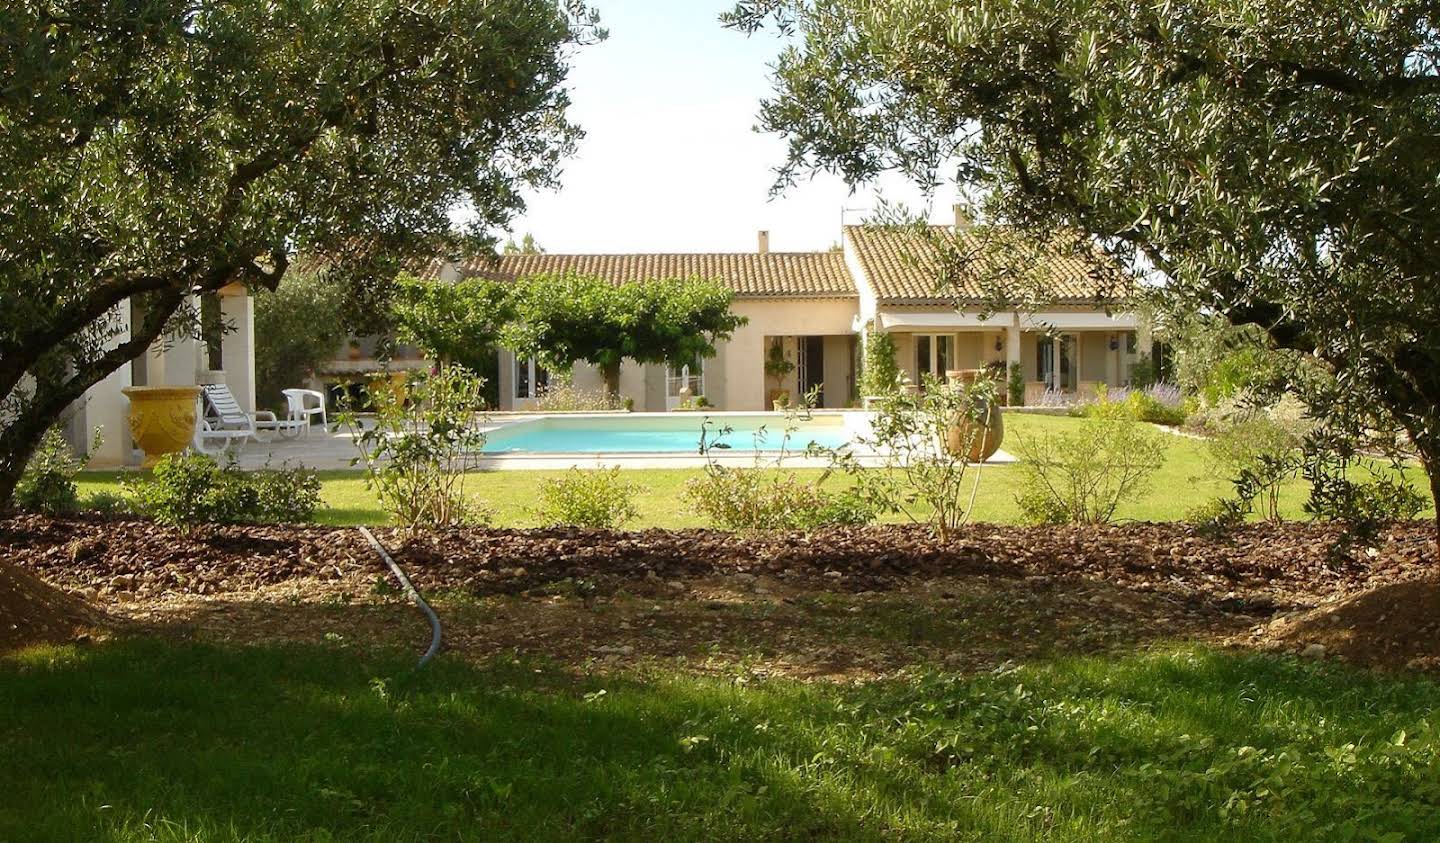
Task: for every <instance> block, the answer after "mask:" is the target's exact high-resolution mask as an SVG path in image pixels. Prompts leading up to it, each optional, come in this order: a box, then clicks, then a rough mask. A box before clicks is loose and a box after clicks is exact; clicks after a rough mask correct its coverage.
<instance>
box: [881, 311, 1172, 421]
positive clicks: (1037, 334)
mask: <svg viewBox="0 0 1440 843" xmlns="http://www.w3.org/2000/svg"><path fill="white" fill-rule="evenodd" d="M876 327H877V328H878V329H880V330H884V331H886V332H887V333H889V334H890V335H891V336H892V337H893V339H894V342H895V356H896V364H897V365H898V367H899V369H900V371H901V372H903V373H904V374H905V375H906V377H908V378H909V380H910V381H911V382H912V383H915V384H922V383H924V381H925V380H926V378H935V379H938V380H945V379H946V377H947V375H948V373H951V372H957V371H958V372H982V371H989V372H990V373H992V375H993V376H994V377H996V378H998V379H1001V380H1002V381H1005V380H1007V379H1008V376H1009V372H1010V370H1011V369H1012V367H1014V366H1016V365H1018V366H1019V368H1020V372H1021V374H1022V377H1023V380H1024V383H1025V403H1026V404H1039V403H1042V401H1045V400H1047V398H1048V397H1050V396H1054V395H1059V396H1062V397H1069V398H1074V399H1080V400H1083V399H1085V398H1091V397H1093V396H1094V395H1095V393H1096V391H1097V389H1098V387H1099V386H1100V385H1101V384H1104V385H1107V386H1122V385H1125V384H1128V383H1129V380H1130V371H1131V368H1132V367H1133V366H1134V364H1135V363H1136V362H1137V361H1138V360H1140V359H1142V358H1143V357H1144V356H1146V355H1148V354H1149V348H1148V345H1149V343H1148V337H1147V336H1142V333H1141V331H1140V330H1139V326H1138V320H1137V319H1136V318H1135V316H1134V315H1133V314H1113V315H1111V314H1105V313H1097V312H1094V311H1090V312H1084V311H1047V312H1041V313H1034V314H1021V313H1016V312H1004V313H997V314H993V315H991V316H990V317H989V318H981V316H980V314H978V313H973V312H970V313H967V312H963V311H953V310H934V311H931V310H926V311H921V310H907V311H898V310H897V311H888V312H881V313H880V314H878V318H877V319H876Z"/></svg>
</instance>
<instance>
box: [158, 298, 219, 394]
mask: <svg viewBox="0 0 1440 843" xmlns="http://www.w3.org/2000/svg"><path fill="white" fill-rule="evenodd" d="M187 299H188V301H187V304H188V306H190V307H192V308H194V309H195V311H196V312H197V313H198V312H199V310H200V299H199V297H198V296H195V295H190V296H187ZM204 353H205V344H204V343H203V342H200V341H199V340H196V339H195V338H194V337H191V336H178V337H175V338H174V339H173V340H171V341H170V342H169V344H168V347H167V345H166V340H165V338H164V337H161V338H160V339H157V340H155V342H154V344H153V345H151V346H150V348H149V349H147V350H146V352H145V355H146V360H145V363H146V368H147V377H146V383H148V384H149V385H150V386H194V385H195V384H196V383H197V382H198V381H197V378H198V377H199V375H200V372H201V371H203V370H204V369H205V363H204V357H203V355H204Z"/></svg>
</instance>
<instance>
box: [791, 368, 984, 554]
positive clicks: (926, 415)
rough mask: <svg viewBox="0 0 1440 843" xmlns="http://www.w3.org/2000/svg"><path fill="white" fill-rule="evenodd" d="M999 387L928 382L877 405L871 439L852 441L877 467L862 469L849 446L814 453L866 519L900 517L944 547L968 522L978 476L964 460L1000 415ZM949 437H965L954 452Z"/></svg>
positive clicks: (864, 437) (980, 384)
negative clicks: (844, 482)
mask: <svg viewBox="0 0 1440 843" xmlns="http://www.w3.org/2000/svg"><path fill="white" fill-rule="evenodd" d="M997 386H998V385H997V384H996V383H995V381H993V380H990V379H988V378H981V379H979V380H977V381H976V382H975V383H973V384H971V385H969V386H963V387H962V386H954V385H950V384H945V383H942V382H940V381H937V380H934V379H928V380H927V382H926V384H925V388H924V390H923V391H921V392H919V393H915V394H909V393H904V392H902V393H898V394H895V395H892V396H890V397H889V398H887V399H886V400H884V401H882V402H880V404H879V406H878V407H877V408H876V413H875V416H874V418H873V419H871V424H870V428H871V429H870V433H869V434H864V435H859V436H856V437H855V445H858V446H860V447H862V448H865V449H867V450H869V451H871V452H873V453H874V454H877V455H879V459H880V465H878V466H874V465H866V464H862V463H861V462H860V461H859V460H858V459H857V458H856V455H855V451H854V449H853V448H851V447H849V446H844V447H841V448H838V449H828V448H812V449H811V451H812V452H813V453H815V454H823V455H826V456H828V457H829V460H830V470H831V471H840V472H843V473H844V474H846V475H848V476H849V477H850V479H851V481H852V491H851V492H850V494H851V495H852V496H853V497H854V498H855V499H856V500H858V501H861V502H863V504H864V506H865V507H867V508H868V509H869V510H870V511H871V512H874V513H877V514H879V513H887V512H894V513H900V514H903V515H904V516H905V517H907V518H909V519H910V520H911V521H913V522H914V523H916V524H924V525H925V526H927V527H929V528H930V529H931V530H932V531H933V532H934V533H935V535H936V536H937V537H938V538H940V540H941V541H944V540H946V539H948V538H949V536H950V535H951V534H952V533H953V532H954V531H955V530H957V529H959V528H960V527H961V526H963V525H964V524H965V522H966V521H967V520H968V519H969V517H970V510H971V504H972V502H973V501H974V496H975V493H976V492H977V490H978V488H979V486H978V484H979V482H980V476H979V472H978V469H977V471H975V472H970V470H969V469H970V466H971V461H970V456H969V453H970V450H971V446H972V445H976V444H981V443H980V438H981V437H984V436H987V435H989V427H987V426H986V425H985V424H983V423H981V422H983V421H986V420H989V419H991V418H992V417H991V416H990V414H991V413H997V414H998V413H999V412H1000V409H999V407H998V404H997V398H996V389H997ZM952 431H953V432H956V433H957V434H959V432H960V431H967V432H968V436H967V435H963V434H962V435H960V438H963V439H964V440H965V441H957V442H955V443H953V444H954V445H955V446H956V447H953V448H952V447H950V445H951V444H952V443H950V441H949V440H950V436H951V433H952Z"/></svg>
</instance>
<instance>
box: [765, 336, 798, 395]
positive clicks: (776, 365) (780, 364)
mask: <svg viewBox="0 0 1440 843" xmlns="http://www.w3.org/2000/svg"><path fill="white" fill-rule="evenodd" d="M793 371H795V363H794V362H793V361H792V360H790V358H788V357H786V356H785V346H784V344H783V340H781V339H780V338H779V337H776V338H775V339H773V340H771V341H770V350H769V351H767V352H766V353H765V375H766V377H770V378H774V379H775V388H774V389H772V390H770V404H771V406H773V407H774V408H775V411H776V412H781V411H783V410H784V409H785V408H786V407H789V406H790V390H788V389H785V387H784V383H785V376H786V375H788V374H790V373H791V372H793Z"/></svg>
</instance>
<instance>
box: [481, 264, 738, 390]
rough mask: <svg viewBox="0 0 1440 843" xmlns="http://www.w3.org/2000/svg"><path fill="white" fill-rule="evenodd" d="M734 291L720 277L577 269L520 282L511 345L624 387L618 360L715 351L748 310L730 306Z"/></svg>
mask: <svg viewBox="0 0 1440 843" xmlns="http://www.w3.org/2000/svg"><path fill="white" fill-rule="evenodd" d="M733 298H734V294H733V293H731V291H730V290H729V289H728V288H726V287H725V286H724V285H722V284H719V283H717V282H714V281H705V280H701V279H697V278H692V279H653V280H648V281H635V282H629V283H624V284H612V283H610V282H608V281H606V280H604V279H601V278H595V277H592V276H586V275H577V274H574V273H561V274H541V275H534V276H531V277H529V278H525V279H522V280H520V281H518V282H516V286H515V288H514V290H513V291H512V301H513V306H514V320H513V321H512V322H511V323H510V324H509V325H508V326H507V328H506V329H505V345H506V346H507V347H508V348H510V349H512V350H513V351H514V352H515V353H516V354H517V355H520V356H522V357H533V358H535V359H537V360H539V361H540V362H541V363H543V364H544V365H545V366H547V367H549V368H552V369H556V370H558V371H567V370H569V369H570V368H571V367H572V366H574V365H575V364H576V363H589V364H591V365H593V366H595V367H596V368H598V369H599V370H600V373H601V375H602V376H603V377H604V378H605V389H606V391H607V392H608V393H609V394H611V395H616V394H618V393H619V391H620V363H621V361H623V360H626V359H629V360H633V361H635V362H637V363H670V364H675V365H679V364H683V363H685V362H687V361H689V360H693V359H695V358H696V357H714V356H715V343H716V341H717V340H727V339H729V338H730V335H731V334H732V333H733V332H734V330H735V329H736V328H738V327H740V326H741V325H743V324H745V321H746V320H745V318H744V317H741V316H736V315H735V314H733V313H731V312H730V303H731V300H732V299H733Z"/></svg>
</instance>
